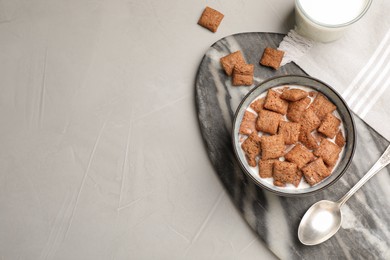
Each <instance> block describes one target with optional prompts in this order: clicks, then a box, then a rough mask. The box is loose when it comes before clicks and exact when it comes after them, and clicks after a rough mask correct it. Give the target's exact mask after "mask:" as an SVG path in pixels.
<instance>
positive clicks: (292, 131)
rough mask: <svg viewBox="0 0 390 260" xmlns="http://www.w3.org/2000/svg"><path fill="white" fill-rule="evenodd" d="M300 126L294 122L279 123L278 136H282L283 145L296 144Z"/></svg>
mask: <svg viewBox="0 0 390 260" xmlns="http://www.w3.org/2000/svg"><path fill="white" fill-rule="evenodd" d="M300 129H301V125H300V124H299V123H294V122H285V121H280V124H279V131H278V134H280V135H283V138H284V143H285V144H295V143H296V142H298V137H299V132H300Z"/></svg>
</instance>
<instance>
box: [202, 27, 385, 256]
mask: <svg viewBox="0 0 390 260" xmlns="http://www.w3.org/2000/svg"><path fill="white" fill-rule="evenodd" d="M283 37H284V35H282V34H274V33H242V34H236V35H232V36H228V37H226V38H223V39H221V40H219V41H218V42H216V43H215V44H214V45H213V46H211V47H210V48H209V50H208V51H207V52H206V54H205V56H204V58H203V60H202V62H201V64H200V66H199V71H198V75H197V77H196V84H195V88H196V106H197V111H198V117H199V124H200V129H201V132H202V135H203V139H204V142H205V144H206V149H207V153H208V155H209V157H210V160H211V162H212V164H213V165H214V168H215V170H216V173H217V175H218V177H219V178H220V180H221V181H222V183H223V185H224V186H225V188H226V190H227V191H228V194H229V195H230V197H231V199H232V202H233V203H234V204H235V205H236V207H237V209H238V210H239V211H240V212H241V213H242V215H243V217H244V219H245V220H246V221H247V223H248V224H249V226H250V227H251V228H252V229H253V230H254V231H255V232H256V233H257V234H258V235H259V236H260V237H261V238H262V239H263V240H264V242H265V243H266V244H267V245H268V247H269V248H270V249H271V250H272V251H273V252H274V253H275V254H276V255H277V256H278V257H280V258H282V259H390V174H389V168H385V169H384V170H382V172H381V173H380V174H378V175H377V176H376V177H374V178H373V179H372V180H370V181H369V182H368V183H367V184H366V185H365V186H364V187H363V188H362V189H361V190H360V191H358V192H357V193H356V195H355V196H354V197H352V198H351V199H350V200H349V201H348V202H347V204H346V205H345V206H344V207H345V208H343V214H344V216H343V217H344V222H343V224H342V227H341V229H340V231H339V232H338V233H337V234H336V236H334V237H333V238H331V239H330V240H328V241H326V242H325V243H323V244H321V245H318V246H304V245H302V244H301V243H300V242H299V241H298V238H297V229H298V224H299V222H300V220H301V217H302V216H303V214H304V212H305V211H306V209H307V208H308V207H309V206H310V205H311V204H313V203H314V202H316V201H318V200H321V199H330V200H337V199H338V198H340V197H341V196H342V195H343V194H344V193H345V192H346V191H347V190H348V189H349V188H350V187H352V186H353V185H354V184H355V183H356V182H357V181H358V180H359V178H361V177H362V176H363V175H364V174H365V172H366V171H367V170H368V169H369V168H370V167H371V165H372V164H373V163H374V162H375V161H376V160H377V159H378V158H379V156H380V155H381V153H382V152H383V151H384V150H385V148H386V147H387V145H388V144H389V142H388V141H387V140H386V139H384V138H383V137H382V136H380V135H379V134H378V133H377V132H375V130H373V129H372V128H371V127H370V126H368V125H367V124H366V123H364V122H363V121H362V120H361V119H359V118H358V117H357V116H355V117H354V119H355V122H356V128H357V148H356V152H355V156H354V159H353V163H352V165H351V166H350V168H349V169H348V171H347V172H346V173H345V174H344V176H343V177H342V178H341V179H340V180H339V181H338V182H337V183H336V184H334V185H333V186H332V187H330V188H329V189H327V190H325V191H321V192H319V193H317V194H315V195H311V196H309V197H300V198H287V197H278V196H276V195H273V194H271V193H269V192H266V191H264V190H262V189H260V188H258V187H257V186H255V184H254V183H253V182H252V181H251V180H250V179H249V178H247V177H246V176H245V175H244V173H243V172H242V171H241V169H240V167H239V165H238V163H237V161H236V159H235V157H234V153H233V149H232V143H231V126H232V119H233V115H234V113H235V110H236V108H237V106H238V105H239V103H240V101H241V99H242V98H243V97H244V96H245V94H246V93H247V92H248V91H249V90H250V87H232V86H231V84H230V78H228V77H227V76H226V75H225V74H224V73H223V71H222V70H221V67H220V65H219V58H220V57H222V56H224V55H226V54H228V53H231V52H233V51H236V50H241V51H242V53H243V54H244V56H245V59H246V61H247V62H248V63H252V64H255V83H256V84H257V83H260V82H261V81H262V80H264V79H267V78H269V77H273V76H277V75H286V74H303V75H305V72H304V71H303V70H301V69H300V68H299V67H298V66H297V65H296V64H294V63H291V64H288V65H286V66H284V67H282V68H281V69H279V70H278V71H274V70H272V69H269V68H265V67H262V66H260V65H258V62H259V60H260V56H261V54H262V53H263V50H264V48H265V47H267V46H269V47H274V48H276V47H277V46H278V44H279V42H280V41H281V40H282V39H283ZM226 217H229V216H226Z"/></svg>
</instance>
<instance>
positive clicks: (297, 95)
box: [280, 88, 309, 101]
mask: <svg viewBox="0 0 390 260" xmlns="http://www.w3.org/2000/svg"><path fill="white" fill-rule="evenodd" d="M308 95H309V93H308V92H306V91H304V90H302V89H297V88H294V89H287V90H284V91H283V93H282V95H280V98H282V99H285V100H288V101H298V100H300V99H302V98H305V97H307V96H308Z"/></svg>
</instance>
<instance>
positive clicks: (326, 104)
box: [310, 93, 337, 120]
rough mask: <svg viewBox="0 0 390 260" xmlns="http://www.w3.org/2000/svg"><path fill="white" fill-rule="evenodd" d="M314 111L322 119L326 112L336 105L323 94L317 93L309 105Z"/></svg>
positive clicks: (329, 111)
mask: <svg viewBox="0 0 390 260" xmlns="http://www.w3.org/2000/svg"><path fill="white" fill-rule="evenodd" d="M310 107H311V108H312V109H313V111H314V113H316V115H317V116H318V118H319V119H320V120H322V119H323V118H324V117H325V115H326V114H328V113H332V112H333V111H335V110H336V108H337V107H336V106H335V105H334V104H333V103H332V102H330V101H329V100H328V99H327V98H326V97H325V96H324V95H323V94H321V93H318V94H317V96H316V98H315V99H314V101H313V103H312V104H311V106H310Z"/></svg>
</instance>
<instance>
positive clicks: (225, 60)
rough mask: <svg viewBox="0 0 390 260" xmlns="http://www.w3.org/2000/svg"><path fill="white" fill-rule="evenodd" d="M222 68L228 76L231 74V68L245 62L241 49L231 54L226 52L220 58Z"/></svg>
mask: <svg viewBox="0 0 390 260" xmlns="http://www.w3.org/2000/svg"><path fill="white" fill-rule="evenodd" d="M220 62H221V65H222V68H223V69H224V70H225V72H226V74H227V75H228V76H230V75H232V73H233V68H234V66H235V65H236V64H245V60H244V57H243V56H242V54H241V51H236V52H233V53H231V54H228V55H226V56H224V57H222V58H221V59H220Z"/></svg>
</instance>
